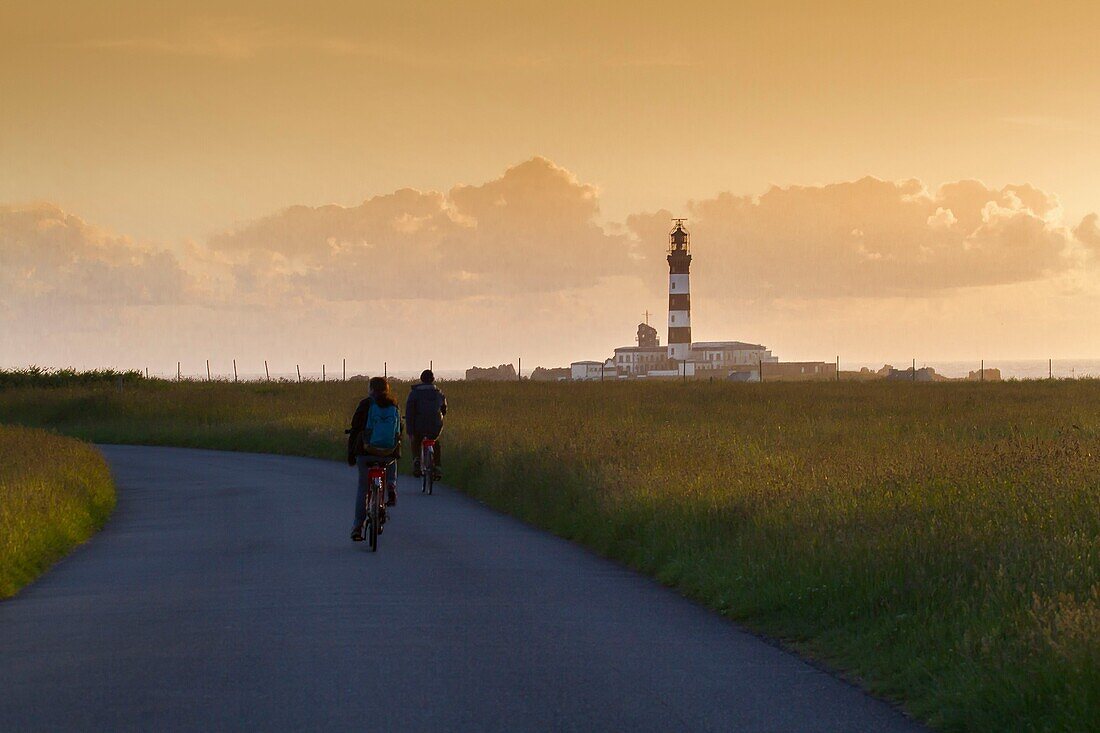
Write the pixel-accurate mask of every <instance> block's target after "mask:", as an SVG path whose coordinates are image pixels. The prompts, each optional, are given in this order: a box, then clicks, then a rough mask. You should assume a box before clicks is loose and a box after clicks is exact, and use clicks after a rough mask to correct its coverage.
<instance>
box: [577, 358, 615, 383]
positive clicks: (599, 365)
mask: <svg viewBox="0 0 1100 733" xmlns="http://www.w3.org/2000/svg"><path fill="white" fill-rule="evenodd" d="M569 372H570V375H569V377H570V379H572V380H574V381H578V382H584V381H593V380H599V379H615V378H617V377H618V373H617V372H616V371H615V362H614V360H613V359H608V360H607V361H604V362H600V361H575V362H573V363H572V364H570V365H569Z"/></svg>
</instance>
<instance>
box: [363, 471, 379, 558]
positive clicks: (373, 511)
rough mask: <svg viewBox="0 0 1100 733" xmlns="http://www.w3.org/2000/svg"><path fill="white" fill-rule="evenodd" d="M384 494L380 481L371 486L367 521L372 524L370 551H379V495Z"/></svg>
mask: <svg viewBox="0 0 1100 733" xmlns="http://www.w3.org/2000/svg"><path fill="white" fill-rule="evenodd" d="M381 494H382V491H381V488H380V487H379V485H378V482H375V483H374V484H373V485H372V486H371V487H370V499H368V501H369V502H370V503H369V505H368V514H367V522H368V523H369V524H370V535H369V539H370V551H371V552H378V526H379V525H378V497H379V496H380V495H381Z"/></svg>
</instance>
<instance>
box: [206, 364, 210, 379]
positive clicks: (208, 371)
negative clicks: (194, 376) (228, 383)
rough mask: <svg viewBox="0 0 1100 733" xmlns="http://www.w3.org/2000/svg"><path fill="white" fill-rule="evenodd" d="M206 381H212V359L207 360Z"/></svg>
mask: <svg viewBox="0 0 1100 733" xmlns="http://www.w3.org/2000/svg"><path fill="white" fill-rule="evenodd" d="M206 381H207V382H209V381H210V360H209V359H207V360H206Z"/></svg>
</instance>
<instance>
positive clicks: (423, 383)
mask: <svg viewBox="0 0 1100 733" xmlns="http://www.w3.org/2000/svg"><path fill="white" fill-rule="evenodd" d="M446 414H447V397H446V396H445V395H444V394H443V392H441V391H440V389H439V387H436V386H435V374H433V373H432V370H431V369H425V370H424V371H423V372H422V373H421V374H420V384H416V385H413V388H412V390H410V391H409V399H408V400H406V401H405V425H406V426H407V427H408V429H409V444H410V445H411V446H412V454H413V473H414V474H415V475H416V476H417V477H419V476H420V475H421V473H420V444H421V442H423V440H424V439H425V438H429V439H431V440H434V441H436V444H435V472H434V476H433V477H432V478H434V479H435V480H436V481H439V480H440V479H441V478H443V475H442V474H441V473H440V465H441V464H442V463H443V455H442V450H441V448H440V445H439V434H440V433H441V432H442V431H443V416H444V415H446Z"/></svg>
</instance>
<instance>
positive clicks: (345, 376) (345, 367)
mask: <svg viewBox="0 0 1100 733" xmlns="http://www.w3.org/2000/svg"><path fill="white" fill-rule="evenodd" d="M342 374H343V381H345V382H346V381H348V360H347V357H344V362H343V367H342Z"/></svg>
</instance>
